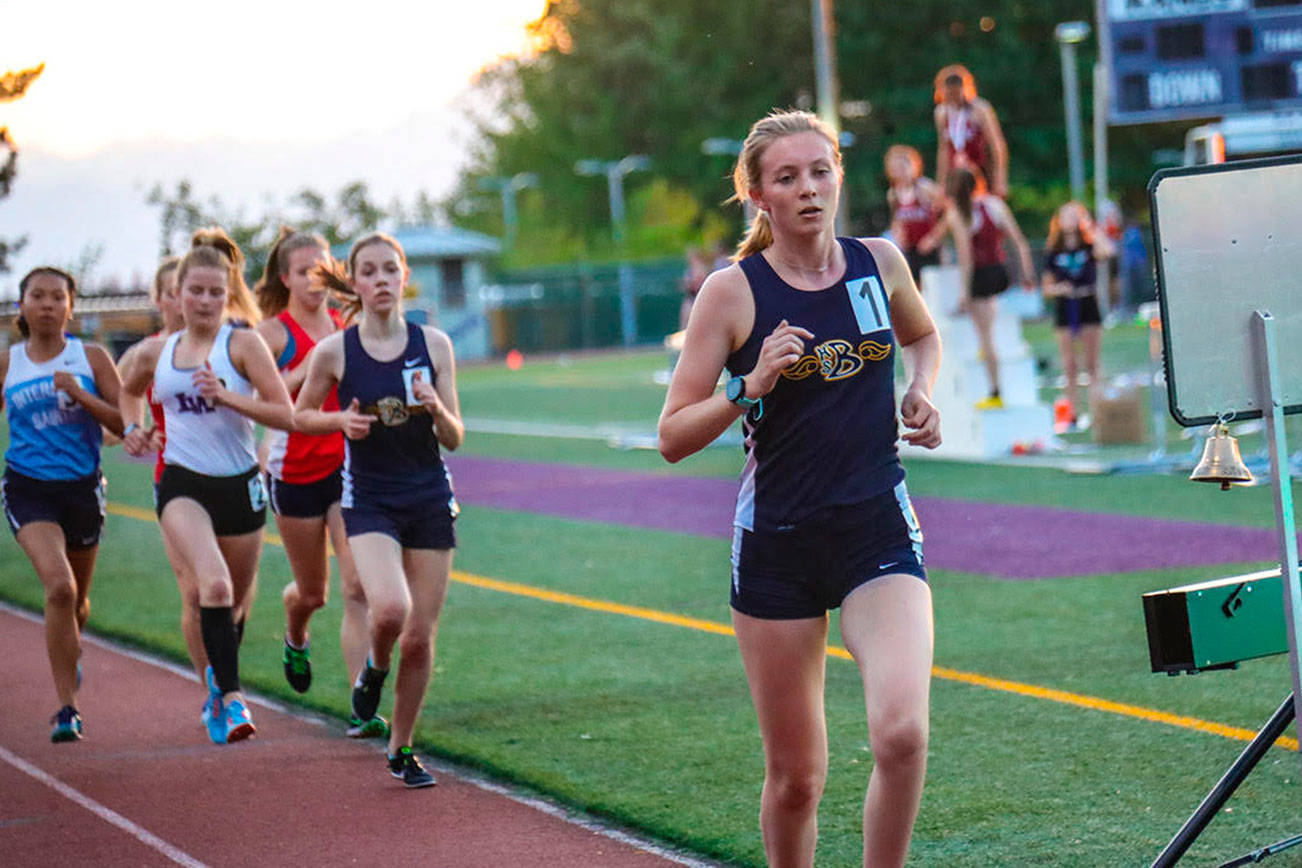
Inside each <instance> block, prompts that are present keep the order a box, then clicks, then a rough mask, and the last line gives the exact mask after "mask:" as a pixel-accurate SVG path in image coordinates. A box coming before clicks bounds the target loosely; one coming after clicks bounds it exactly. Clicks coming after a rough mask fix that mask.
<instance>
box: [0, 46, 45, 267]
mask: <svg viewBox="0 0 1302 868" xmlns="http://www.w3.org/2000/svg"><path fill="white" fill-rule="evenodd" d="M44 71H45V64H44V63H42V64H39V65H37V66H33V67H31V68H29V69H22V70H18V71H16V72H15V71H10V72H6V73H5V74H4V75H0V103H6V102H13V101H15V100H17V99H21V98H22V97H23V95H24V94H26V93H27V88H28V87H29V86H30V85H31V83H32V82H34V81H36V79H38V78H40V75H41V73H42V72H44ZM0 148H2V149H3V150H4V159H3V162H0V199H3V198H5V197H6V196H8V195H9V191H10V189H11V188H12V186H13V182H14V178H15V177H16V176H17V175H18V146H17V145H16V144H15V143H14V139H13V136H12V135H10V133H9V128H8V127H5V126H0ZM26 243H27V236H25V235H24V236H22V237H19V238H14V239H8V238H0V274H6V273H8V271H9V257H10V256H12V255H13V254H16V253H17V252H18V251H19V250H21V249H22V248H23V245H25V244H26Z"/></svg>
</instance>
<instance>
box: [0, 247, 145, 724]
mask: <svg viewBox="0 0 1302 868" xmlns="http://www.w3.org/2000/svg"><path fill="white" fill-rule="evenodd" d="M75 293H76V282H75V281H74V280H73V279H72V275H70V274H68V273H67V272H66V271H63V270H61V269H58V268H49V267H42V268H35V269H32V271H30V272H28V273H27V275H26V276H25V277H23V279H22V280H21V281H20V282H19V284H18V310H19V315H18V328H19V330H20V331H21V332H22V334H23V337H24V338H25V340H24V341H22V342H21V343H17V344H14V345H13V346H11V347H10V348H9V349H8V350H7V351H4V352H0V383H3V384H4V391H3V393H0V408H3V409H4V410H5V411H6V413H7V415H8V417H9V448H8V449H7V450H5V472H4V478H3V480H0V494H3V500H4V510H5V518H7V519H8V520H9V528H10V529H11V530H12V531H13V532H14V537H15V538H16V539H17V540H18V545H19V546H20V547H22V550H23V553H24V554H26V555H27V557H28V559H29V560H30V561H31V562H32V567H33V568H34V569H35V570H36V577H37V578H38V579H40V580H41V584H42V585H43V586H44V588H45V647H46V651H47V653H48V654H49V657H50V671H51V673H52V674H53V675H54V690H55V693H57V694H58V696H59V705H60V708H59V710H58V712H56V713H55V715H54V719H53V720H52V721H51V722H52V723H53V724H54V729H53V731H52V732H51V733H50V740H51V741H56V742H63V741H76V740H77V739H79V738H81V734H82V721H81V713H80V712H79V711H78V710H77V691H78V689H79V688H80V686H81V685H80V681H81V677H80V667H78V665H77V660H78V659H79V658H80V656H81V631H82V630H83V629H85V627H86V619H87V618H89V617H90V597H89V596H88V594H89V592H90V581H91V576H92V575H93V574H94V572H95V555H96V553H98V551H99V535H100V528H102V527H103V525H104V477H103V476H102V475H101V474H100V465H99V453H100V445H101V441H102V434H101V431H100V426H101V425H102V426H104V427H105V428H108V429H109V430H110V431H112V432H113V433H114V434H121V433H122V416H121V415H120V414H119V413H118V408H117V401H118V390H119V387H120V383H119V381H118V371H117V368H115V367H114V366H113V360H112V359H111V358H109V354H108V353H107V352H106V351H105V349H104V348H103V347H101V346H100V345H99V344H91V343H83V342H82V341H81V340H80V339H79V338H75V337H72V336H71V335H68V334H65V333H64V332H65V330H66V329H67V327H68V320H69V319H71V318H72V299H73V296H74V295H75Z"/></svg>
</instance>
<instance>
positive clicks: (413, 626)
mask: <svg viewBox="0 0 1302 868" xmlns="http://www.w3.org/2000/svg"><path fill="white" fill-rule="evenodd" d="M402 564H403V570H404V572H406V574H407V587H408V588H409V589H410V591H411V611H410V612H409V613H408V615H407V623H406V625H405V626H404V627H403V630H402V638H401V639H400V640H399V645H400V654H401V656H400V658H399V663H398V677H397V679H396V680H395V681H394V684H393V729H392V730H391V731H390V733H389V756H396V755H397V753H398V748H400V747H403V746H409V745H410V744H411V741H412V732H413V731H414V730H415V728H416V718H417V716H418V715H419V714H420V709H421V705H422V704H424V701H425V692H426V690H428V688H429V682H430V674H431V673H432V672H433V667H434V641H435V638H436V637H437V635H438V620H439V612H441V611H442V610H443V601H444V599H446V597H447V592H448V574H449V573H450V572H451V569H452V549H403V552H402Z"/></svg>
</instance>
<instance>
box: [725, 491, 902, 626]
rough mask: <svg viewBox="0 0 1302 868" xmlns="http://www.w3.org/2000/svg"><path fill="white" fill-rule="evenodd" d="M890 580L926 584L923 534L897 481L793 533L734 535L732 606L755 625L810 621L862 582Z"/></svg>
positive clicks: (828, 509)
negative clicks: (758, 620) (896, 576)
mask: <svg viewBox="0 0 1302 868" xmlns="http://www.w3.org/2000/svg"><path fill="white" fill-rule="evenodd" d="M895 573H903V574H906V575H910V576H917V577H918V578H919V579H921V580H922V581H924V582H925V581H926V580H927V571H926V568H925V567H924V566H923V560H922V531H921V529H920V528H919V527H918V519H917V516H916V515H915V514H914V512H913V504H912V503H911V502H910V501H909V492H908V489H906V488H905V487H904V483H903V482H901V483H900V484H899V485H897V486H895V488H894V489H892V490H890V491H886V492H884V493H882V494H879V495H877V496H876V497H872V498H869V499H868V500H865V501H861V502H859V503H855V504H850V505H847V506H831V507H826V508H824V509H821V510H819V511H818V512H816V513H814V514H813V515H811V516H810V517H809V518H807V519H805V520H804V521H802V522H800V523H799V524H797V525H795V526H792V527H787V528H783V529H781V530H774V531H759V532H752V531H749V530H746V529H745V528H742V527H736V528H734V529H733V541H732V607H733V608H734V609H736V610H737V611H738V612H741V613H742V614H743V615H750V616H751V617H754V618H767V619H771V620H784V619H795V618H816V617H819V616H821V615H823V614H825V613H826V612H827V610H829V609H835V608H837V607H838V606H840V605H841V603H842V601H844V600H845V598H846V597H847V596H848V595H849V594H850V592H851V591H853V590H854V589H855V588H857V587H859V586H860V585H862V584H864V583H865V582H870V581H872V580H873V579H875V578H878V577H879V576H885V575H892V574H895Z"/></svg>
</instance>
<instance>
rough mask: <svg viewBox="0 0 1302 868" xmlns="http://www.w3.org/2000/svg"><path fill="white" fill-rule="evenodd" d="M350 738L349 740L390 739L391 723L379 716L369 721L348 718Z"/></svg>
mask: <svg viewBox="0 0 1302 868" xmlns="http://www.w3.org/2000/svg"><path fill="white" fill-rule="evenodd" d="M348 737H349V738H388V737H389V721H387V720H385V719H384V718H383V717H380V716H379V715H378V714H377V715H376V716H375V717H372V718H370V719H369V720H362V719H361V718H360V717H349V718H348Z"/></svg>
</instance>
